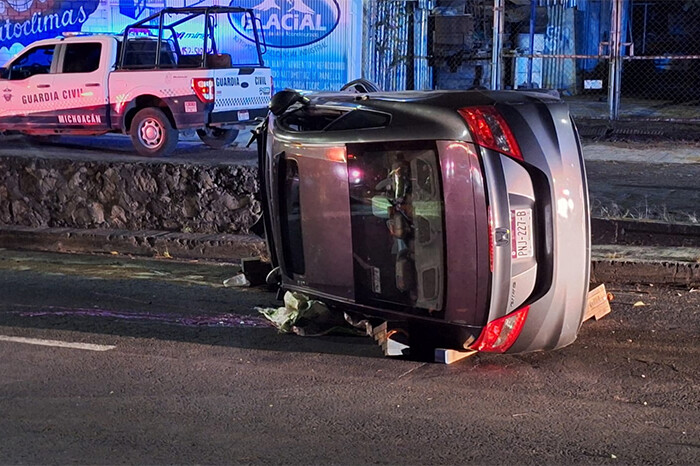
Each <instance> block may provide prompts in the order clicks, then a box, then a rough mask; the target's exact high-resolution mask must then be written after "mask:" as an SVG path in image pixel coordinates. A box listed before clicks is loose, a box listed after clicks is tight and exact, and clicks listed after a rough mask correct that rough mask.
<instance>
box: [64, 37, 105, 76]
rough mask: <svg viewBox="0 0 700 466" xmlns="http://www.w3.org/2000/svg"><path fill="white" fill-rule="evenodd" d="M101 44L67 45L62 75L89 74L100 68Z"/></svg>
mask: <svg viewBox="0 0 700 466" xmlns="http://www.w3.org/2000/svg"><path fill="white" fill-rule="evenodd" d="M101 52H102V44H100V43H99V42H96V43H93V42H86V43H79V44H68V45H67V46H66V54H65V57H64V59H63V72H64V73H91V72H93V71H96V70H97V69H98V68H99V66H100V54H101Z"/></svg>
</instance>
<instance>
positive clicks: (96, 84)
mask: <svg viewBox="0 0 700 466" xmlns="http://www.w3.org/2000/svg"><path fill="white" fill-rule="evenodd" d="M85 87H100V83H87V84H85Z"/></svg>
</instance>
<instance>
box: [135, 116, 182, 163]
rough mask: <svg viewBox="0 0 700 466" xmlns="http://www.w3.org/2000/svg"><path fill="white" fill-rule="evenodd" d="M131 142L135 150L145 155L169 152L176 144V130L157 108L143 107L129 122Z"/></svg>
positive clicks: (156, 155) (160, 154)
mask: <svg viewBox="0 0 700 466" xmlns="http://www.w3.org/2000/svg"><path fill="white" fill-rule="evenodd" d="M130 135H131V142H132V144H133V145H134V147H135V148H136V151H137V152H138V153H139V154H141V155H145V156H146V157H159V156H162V155H163V156H164V155H168V154H170V153H171V152H172V151H173V150H174V149H175V146H177V139H178V131H177V130H176V129H175V128H173V125H172V124H171V123H170V120H168V117H166V116H165V114H164V113H163V111H162V110H160V109H157V108H152V107H149V108H144V109H142V110H139V112H138V113H137V114H136V116H134V120H133V121H132V122H131V130H130Z"/></svg>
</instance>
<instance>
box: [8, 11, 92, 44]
mask: <svg viewBox="0 0 700 466" xmlns="http://www.w3.org/2000/svg"><path fill="white" fill-rule="evenodd" d="M98 4H99V2H98V0H85V1H82V2H75V1H60V0H59V1H43V2H42V1H39V0H11V1H10V0H4V1H0V21H1V22H0V47H2V46H4V47H9V46H10V45H12V44H14V43H19V44H22V45H27V44H30V43H31V42H34V41H36V40H39V39H47V38H52V37H55V36H57V35H59V34H60V33H61V32H65V31H80V29H81V28H82V25H83V24H84V23H85V22H86V21H87V20H88V17H89V16H90V15H91V14H92V13H94V12H95V10H96V9H97V5H98Z"/></svg>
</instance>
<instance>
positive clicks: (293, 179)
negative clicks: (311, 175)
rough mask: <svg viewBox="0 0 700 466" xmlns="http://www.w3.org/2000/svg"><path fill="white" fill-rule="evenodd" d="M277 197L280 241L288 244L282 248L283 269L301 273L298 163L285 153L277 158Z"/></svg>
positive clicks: (302, 245) (302, 265) (302, 269)
mask: <svg viewBox="0 0 700 466" xmlns="http://www.w3.org/2000/svg"><path fill="white" fill-rule="evenodd" d="M279 163H280V165H279V172H278V174H279V177H280V179H279V197H280V224H281V227H282V241H283V242H284V244H287V245H289V247H288V248H284V251H285V254H284V270H285V273H287V274H289V275H291V274H292V273H294V274H299V275H303V274H304V273H305V270H306V265H305V263H304V244H303V241H302V238H303V237H302V231H301V196H300V192H299V186H300V178H299V165H298V164H297V161H296V160H294V159H290V158H288V157H287V156H286V154H285V153H282V154H281V155H280V158H279Z"/></svg>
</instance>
